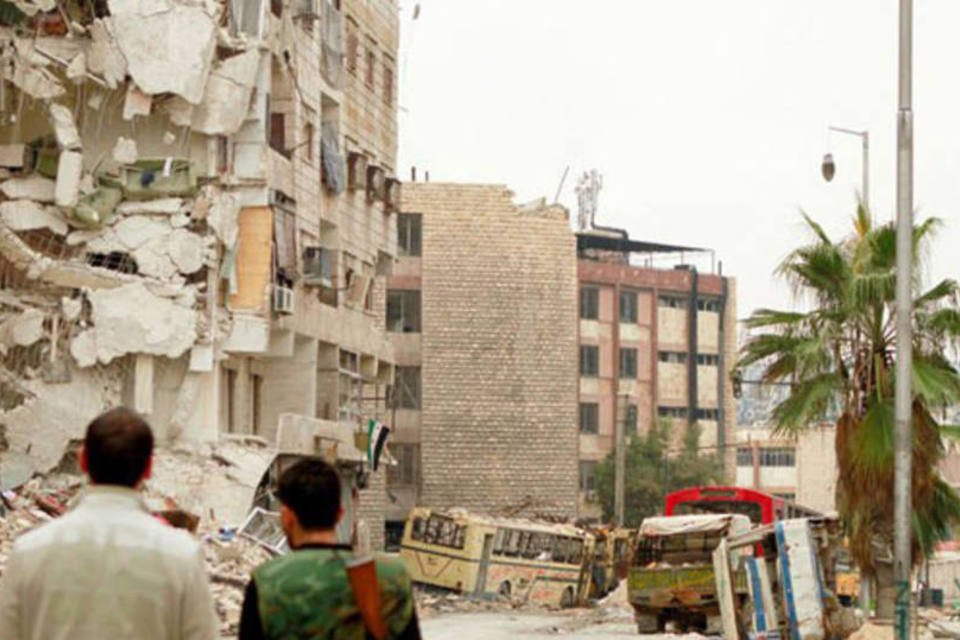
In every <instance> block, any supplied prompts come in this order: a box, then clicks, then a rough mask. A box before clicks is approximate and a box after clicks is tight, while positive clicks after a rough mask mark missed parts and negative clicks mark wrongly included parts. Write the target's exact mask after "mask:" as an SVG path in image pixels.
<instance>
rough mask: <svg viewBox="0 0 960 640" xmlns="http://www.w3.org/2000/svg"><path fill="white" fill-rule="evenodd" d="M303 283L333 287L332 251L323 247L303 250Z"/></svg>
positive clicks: (312, 285)
mask: <svg viewBox="0 0 960 640" xmlns="http://www.w3.org/2000/svg"><path fill="white" fill-rule="evenodd" d="M303 283H304V284H305V285H308V286H311V287H327V288H328V289H332V288H333V252H331V251H330V250H329V249H325V248H323V247H306V248H305V249H304V250H303Z"/></svg>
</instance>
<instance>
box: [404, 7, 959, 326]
mask: <svg viewBox="0 0 960 640" xmlns="http://www.w3.org/2000/svg"><path fill="white" fill-rule="evenodd" d="M420 5H421V12H420V17H419V19H418V20H416V21H415V22H414V21H413V20H412V14H413V7H414V2H413V1H412V0H406V2H405V4H404V5H403V6H402V7H401V28H402V30H403V33H402V37H403V47H402V52H401V60H400V64H401V96H400V104H401V109H402V111H401V114H400V163H399V171H400V172H401V175H403V176H404V177H406V176H408V175H409V167H410V166H411V165H416V166H417V167H420V168H421V170H422V169H429V171H430V176H431V180H433V181H464V182H495V183H504V184H507V185H509V186H510V187H511V188H512V189H513V190H514V191H515V192H516V194H517V198H518V200H521V201H526V200H532V199H534V198H538V197H541V196H547V197H548V198H550V199H552V198H553V196H554V194H555V192H556V190H557V187H558V185H559V183H560V178H561V176H562V174H563V170H564V168H565V167H567V166H570V168H571V175H570V177H568V179H567V181H566V185H565V186H564V188H563V191H562V193H561V196H560V202H561V203H563V204H564V205H566V206H567V207H568V208H569V209H570V210H571V212H572V214H573V215H574V216H575V213H576V196H575V193H574V190H573V187H574V184H575V182H576V180H575V179H576V177H577V175H579V174H580V173H581V172H582V171H584V170H587V169H590V168H596V169H598V170H599V171H600V172H601V173H602V174H603V175H604V182H605V183H604V188H603V190H602V191H601V194H600V201H599V213H598V219H597V222H598V223H599V224H605V225H612V226H618V227H623V228H626V229H627V230H628V231H629V232H630V234H631V236H632V237H634V238H637V239H643V240H652V241H659V242H667V243H676V244H683V245H687V246H697V247H710V248H713V249H715V250H716V254H717V258H718V259H720V260H722V261H723V270H724V273H725V274H727V275H733V276H735V277H736V278H737V280H738V283H739V284H738V288H739V296H738V297H739V301H738V305H739V315H740V316H741V317H743V316H746V315H747V314H748V313H749V312H750V310H752V309H754V308H756V307H758V306H783V305H789V304H791V297H790V294H789V292H788V291H786V290H785V288H784V287H783V286H781V285H780V284H778V282H777V281H776V280H775V279H774V278H773V277H772V274H771V272H772V271H773V269H774V268H775V266H776V265H777V263H778V262H779V261H780V260H781V259H782V258H783V257H784V256H785V255H786V254H787V252H788V251H789V249H790V248H791V247H793V246H795V243H796V242H797V241H798V239H799V238H801V237H802V236H801V234H802V232H803V229H802V225H801V222H800V214H799V210H800V208H803V209H804V210H806V211H808V212H809V213H811V214H812V215H813V216H814V217H815V218H816V219H818V220H819V221H821V222H822V223H823V224H824V226H826V227H827V229H828V230H830V231H832V232H835V233H840V232H843V231H846V230H848V229H849V220H850V217H851V215H852V213H853V211H854V205H855V191H856V190H857V189H859V183H860V172H861V169H860V167H861V164H860V142H859V139H858V138H855V137H850V136H844V135H842V134H831V135H829V136H828V134H827V132H826V129H827V126H828V125H830V124H834V125H838V126H844V127H848V128H854V129H864V128H865V129H869V131H870V135H871V147H872V148H871V161H870V165H871V166H870V171H871V175H870V178H871V187H870V191H871V194H870V196H871V200H872V204H873V208H874V210H875V212H876V215H877V216H878V217H880V218H882V219H889V217H890V216H891V215H892V212H893V210H894V177H895V144H896V130H895V124H896V119H895V116H896V81H897V2H896V0H802V1H799V2H798V1H796V0H789V1H788V0H726V1H723V2H721V1H719V0H658V1H654V0H591V1H589V2H584V1H583V0H579V1H576V2H575V1H573V0H484V1H483V2H477V1H476V0H422V1H421V2H420ZM916 5H917V6H916V15H915V22H916V32H915V39H916V42H915V85H914V86H915V89H914V91H915V93H914V100H915V103H914V107H915V112H916V123H917V139H916V144H917V146H916V150H917V157H916V178H917V182H916V196H915V197H916V205H917V208H918V211H919V213H920V215H921V216H929V215H936V216H939V217H942V218H944V220H945V222H946V228H945V229H944V231H943V232H942V234H941V236H940V238H939V241H938V242H937V244H936V250H935V255H934V256H933V259H932V261H931V265H930V272H931V273H930V276H931V277H945V276H951V277H953V276H955V272H956V265H957V264H958V258H957V257H956V256H957V251H958V246H960V215H958V211H957V209H958V206H960V180H957V177H958V175H960V90H958V82H960V74H958V72H957V69H958V63H960V37H957V34H958V33H960V2H958V1H957V0H921V1H919V2H917V3H916ZM827 151H831V152H832V153H833V154H834V157H835V159H836V163H837V175H836V178H835V179H834V181H833V182H832V183H830V184H827V183H825V182H824V181H823V180H822V178H821V177H820V171H819V167H820V161H821V158H822V156H823V154H824V153H825V152H827Z"/></svg>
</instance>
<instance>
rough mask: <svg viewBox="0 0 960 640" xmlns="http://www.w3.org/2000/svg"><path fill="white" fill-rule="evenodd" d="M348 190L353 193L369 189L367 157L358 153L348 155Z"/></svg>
mask: <svg viewBox="0 0 960 640" xmlns="http://www.w3.org/2000/svg"><path fill="white" fill-rule="evenodd" d="M347 188H348V189H350V190H351V191H359V190H360V189H366V188H367V157H366V156H365V155H363V154H362V153H360V152H358V151H351V152H350V153H349V154H348V155H347Z"/></svg>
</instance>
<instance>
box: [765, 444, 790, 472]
mask: <svg viewBox="0 0 960 640" xmlns="http://www.w3.org/2000/svg"><path fill="white" fill-rule="evenodd" d="M760 466H761V467H793V466H796V460H795V457H794V450H793V449H792V448H790V447H765V448H762V449H760Z"/></svg>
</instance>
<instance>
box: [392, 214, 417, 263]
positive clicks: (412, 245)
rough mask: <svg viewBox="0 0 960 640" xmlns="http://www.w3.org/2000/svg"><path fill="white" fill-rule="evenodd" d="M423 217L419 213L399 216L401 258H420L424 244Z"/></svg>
mask: <svg viewBox="0 0 960 640" xmlns="http://www.w3.org/2000/svg"><path fill="white" fill-rule="evenodd" d="M422 225H423V216H422V215H421V214H419V213H401V214H399V215H398V216H397V253H399V254H400V255H401V256H419V255H420V251H421V242H422Z"/></svg>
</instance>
